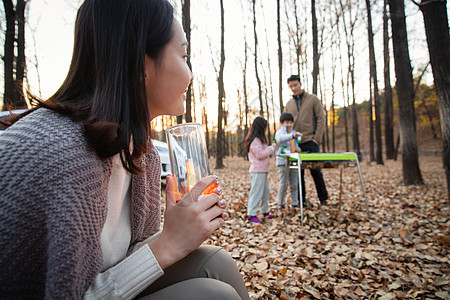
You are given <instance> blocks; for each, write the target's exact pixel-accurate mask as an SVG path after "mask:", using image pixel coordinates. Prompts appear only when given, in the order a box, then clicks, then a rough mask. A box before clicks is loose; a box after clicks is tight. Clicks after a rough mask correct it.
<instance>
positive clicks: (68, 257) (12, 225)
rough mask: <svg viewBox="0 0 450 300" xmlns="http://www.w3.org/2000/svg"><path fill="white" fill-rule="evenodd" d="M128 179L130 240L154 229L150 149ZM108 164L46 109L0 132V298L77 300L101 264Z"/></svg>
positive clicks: (155, 183) (154, 175) (156, 192)
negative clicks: (138, 172) (138, 170)
mask: <svg viewBox="0 0 450 300" xmlns="http://www.w3.org/2000/svg"><path fill="white" fill-rule="evenodd" d="M140 166H143V167H144V166H145V168H144V170H145V172H144V174H143V175H139V176H133V177H132V186H131V199H130V202H131V203H130V214H131V229H132V237H131V242H132V243H135V242H138V241H142V240H144V239H145V238H147V237H149V236H150V235H152V234H154V233H156V232H157V231H158V230H159V226H160V172H161V166H160V159H159V155H158V153H157V151H156V149H155V148H154V147H153V146H152V147H151V150H150V151H149V153H147V154H146V155H145V156H144V157H143V158H142V159H141V161H140ZM111 167H112V164H111V160H110V159H105V160H102V159H100V158H99V157H98V156H97V155H96V154H95V152H94V151H93V149H92V148H91V147H90V146H89V145H88V144H87V142H86V140H85V138H84V135H83V129H82V126H81V125H80V124H78V123H75V122H73V121H71V120H70V119H69V118H67V117H63V116H60V115H58V114H57V113H54V112H52V111H50V110H47V109H39V110H37V111H35V112H33V113H31V114H30V115H28V116H26V117H24V118H22V119H21V120H19V121H18V122H16V123H15V124H14V125H13V126H11V127H10V128H8V129H7V130H6V131H4V132H3V133H2V134H0V249H1V250H0V268H1V269H0V295H1V297H2V298H3V297H5V298H8V299H9V298H16V299H24V298H27V299H30V298H44V297H45V298H47V299H80V298H82V297H83V294H84V293H85V291H86V290H87V289H88V287H89V286H90V284H91V282H92V281H93V279H94V277H95V276H96V275H97V274H98V273H99V272H100V269H101V266H102V250H101V246H100V234H101V232H102V229H103V224H104V222H105V219H106V213H107V194H108V184H109V179H110V175H111Z"/></svg>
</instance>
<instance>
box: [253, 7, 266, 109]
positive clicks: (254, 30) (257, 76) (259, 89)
mask: <svg viewBox="0 0 450 300" xmlns="http://www.w3.org/2000/svg"><path fill="white" fill-rule="evenodd" d="M252 3H253V34H254V37H255V75H256V81H257V82H258V96H259V107H260V108H259V114H260V115H261V116H263V115H264V104H263V99H262V88H261V79H260V78H259V73H258V35H257V34H256V7H255V4H256V0H252Z"/></svg>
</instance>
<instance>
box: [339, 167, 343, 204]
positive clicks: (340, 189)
mask: <svg viewBox="0 0 450 300" xmlns="http://www.w3.org/2000/svg"><path fill="white" fill-rule="evenodd" d="M339 169H341V176H340V177H341V179H340V181H339V210H341V204H342V168H339Z"/></svg>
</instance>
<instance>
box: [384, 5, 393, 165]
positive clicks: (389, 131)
mask: <svg viewBox="0 0 450 300" xmlns="http://www.w3.org/2000/svg"><path fill="white" fill-rule="evenodd" d="M387 6H388V1H387V0H384V4H383V46H384V47H383V50H384V51H383V52H384V139H385V143H386V157H387V159H393V158H394V153H395V148H394V107H393V104H392V87H391V70H390V61H391V59H390V55H389V30H388V28H389V24H388V22H389V18H388V14H387Z"/></svg>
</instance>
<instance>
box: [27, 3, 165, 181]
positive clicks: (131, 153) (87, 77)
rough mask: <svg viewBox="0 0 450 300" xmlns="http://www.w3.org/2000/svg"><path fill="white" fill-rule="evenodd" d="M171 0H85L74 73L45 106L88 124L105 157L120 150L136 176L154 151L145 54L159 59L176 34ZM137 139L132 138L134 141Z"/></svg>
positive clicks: (91, 137)
mask: <svg viewBox="0 0 450 300" xmlns="http://www.w3.org/2000/svg"><path fill="white" fill-rule="evenodd" d="M173 20H174V19H173V8H172V6H171V5H170V4H169V2H167V0H85V1H84V3H83V4H82V5H81V7H80V9H79V10H78V13H77V19H76V23H75V40H74V50H73V56H72V61H71V64H70V68H69V72H68V74H67V77H66V79H65V80H64V82H63V84H62V85H61V87H60V88H59V89H58V91H57V92H56V93H55V94H54V95H53V96H51V97H50V98H49V99H48V100H47V101H40V100H39V99H36V98H35V99H34V100H37V102H38V106H39V107H46V108H50V109H52V110H54V111H56V112H58V113H61V114H65V115H68V116H70V117H71V118H72V119H73V120H75V121H78V122H82V124H83V126H84V132H85V136H86V138H87V140H88V142H89V144H90V145H92V146H93V148H94V149H95V151H96V153H97V154H98V155H99V157H101V158H108V157H111V156H113V155H115V154H117V153H120V157H121V160H122V164H123V166H124V167H125V169H127V170H128V171H130V172H131V173H133V174H137V173H139V172H140V171H141V169H140V168H139V166H137V164H136V163H137V160H138V159H139V158H140V157H141V156H142V155H143V154H144V153H145V152H147V151H148V149H149V138H150V121H151V120H150V113H149V108H148V104H147V97H146V90H145V81H144V79H145V55H146V54H147V55H148V56H149V57H151V58H153V59H155V61H156V62H159V61H160V59H161V55H162V50H163V49H164V47H165V46H166V45H167V44H168V43H169V41H170V40H171V39H172V37H173V30H172V24H173ZM131 139H132V140H131Z"/></svg>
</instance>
